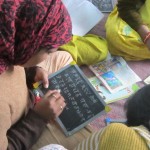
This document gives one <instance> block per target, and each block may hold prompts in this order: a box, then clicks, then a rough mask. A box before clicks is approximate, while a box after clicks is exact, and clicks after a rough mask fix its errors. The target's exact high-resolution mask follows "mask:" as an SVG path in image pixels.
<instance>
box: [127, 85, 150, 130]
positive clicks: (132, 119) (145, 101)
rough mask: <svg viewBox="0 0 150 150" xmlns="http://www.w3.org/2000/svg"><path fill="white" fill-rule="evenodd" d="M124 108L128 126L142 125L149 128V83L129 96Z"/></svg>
mask: <svg viewBox="0 0 150 150" xmlns="http://www.w3.org/2000/svg"><path fill="white" fill-rule="evenodd" d="M125 108H126V116H127V125H128V126H139V125H144V126H145V127H147V128H148V129H149V130H150V85H147V86H144V87H143V88H141V89H140V90H138V91H137V92H136V93H135V94H134V95H133V96H132V97H130V99H129V100H128V101H127V102H126V105H125Z"/></svg>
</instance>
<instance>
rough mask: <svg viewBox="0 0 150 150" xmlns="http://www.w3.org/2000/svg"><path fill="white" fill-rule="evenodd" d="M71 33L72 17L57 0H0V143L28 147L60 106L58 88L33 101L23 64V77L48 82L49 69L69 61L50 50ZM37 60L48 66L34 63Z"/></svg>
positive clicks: (62, 104)
mask: <svg viewBox="0 0 150 150" xmlns="http://www.w3.org/2000/svg"><path fill="white" fill-rule="evenodd" d="M71 37H72V33H71V21H70V17H69V15H68V12H67V11H66V9H65V7H64V5H63V4H62V2H61V1H60V0H1V1H0V85H1V87H0V135H1V138H0V149H2V150H6V149H9V150H14V149H15V150H29V149H30V148H31V146H32V145H33V144H34V143H35V142H36V141H37V140H38V138H39V137H40V135H41V133H42V131H43V130H44V128H45V127H46V124H47V122H49V121H51V120H53V119H54V118H55V117H57V116H59V115H60V113H61V112H62V111H63V108H64V107H65V105H66V104H65V102H64V98H63V97H62V96H61V95H60V93H59V92H58V91H57V90H53V91H49V92H48V93H46V95H45V96H44V97H43V100H42V101H40V102H38V103H37V104H36V105H35V106H33V104H34V102H33V101H34V98H33V96H32V94H30V93H29V91H28V88H27V86H26V76H25V70H24V68H26V71H27V79H28V78H30V73H32V74H31V75H32V76H33V75H35V76H34V77H33V79H34V81H39V80H43V81H44V85H45V86H47V84H48V81H47V77H48V74H49V73H52V72H54V71H56V70H58V69H60V68H61V67H63V66H64V65H66V64H69V63H70V62H71V61H72V57H71V56H70V54H69V53H67V52H63V51H61V52H59V51H58V52H55V53H52V52H54V51H56V50H57V48H58V47H59V46H61V45H63V44H65V43H67V42H68V41H70V40H71ZM49 53H51V54H49ZM44 60H45V61H44ZM42 61H44V62H42ZM40 62H42V64H40V65H41V66H43V67H45V69H47V71H45V70H44V69H43V68H41V67H34V66H35V65H37V64H39V63H40ZM45 63H46V64H47V63H48V64H49V66H46V65H45ZM29 67H31V68H29Z"/></svg>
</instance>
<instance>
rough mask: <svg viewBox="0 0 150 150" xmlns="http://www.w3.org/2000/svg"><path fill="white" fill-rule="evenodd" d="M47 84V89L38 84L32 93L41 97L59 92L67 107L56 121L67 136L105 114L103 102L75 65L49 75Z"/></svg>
mask: <svg viewBox="0 0 150 150" xmlns="http://www.w3.org/2000/svg"><path fill="white" fill-rule="evenodd" d="M49 83H50V84H49V87H48V89H45V88H44V87H43V84H42V83H39V86H38V87H37V88H36V89H34V90H33V91H34V93H37V92H39V94H40V96H43V95H44V94H45V93H46V92H47V91H48V90H54V89H60V90H61V95H62V96H63V97H64V99H65V102H66V104H67V106H66V107H65V108H64V110H63V112H62V114H61V115H60V116H59V118H57V121H58V123H59V125H60V127H61V128H62V130H63V131H64V133H65V134H66V135H67V136H68V135H71V134H73V133H75V132H77V131H78V130H80V129H81V128H83V127H84V126H85V125H87V124H88V123H89V122H91V121H93V120H94V119H95V118H97V117H98V116H100V115H101V114H103V113H104V112H105V105H106V104H105V102H104V101H103V99H102V97H101V96H100V95H99V94H98V93H97V91H96V90H95V89H94V87H93V86H92V85H91V83H90V82H89V81H88V79H87V78H86V76H85V75H84V74H83V72H82V71H81V69H80V68H79V67H78V66H77V65H68V66H66V67H64V68H62V69H61V70H59V71H57V72H56V73H54V74H52V75H50V76H49ZM43 111H44V110H43Z"/></svg>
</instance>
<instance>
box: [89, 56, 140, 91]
mask: <svg viewBox="0 0 150 150" xmlns="http://www.w3.org/2000/svg"><path fill="white" fill-rule="evenodd" d="M89 68H90V69H91V71H92V72H93V73H94V74H95V75H96V76H97V77H98V78H99V79H100V81H101V82H102V83H103V85H104V86H105V87H106V88H107V89H108V90H109V92H110V93H116V92H118V91H120V90H122V89H124V88H126V87H129V86H131V85H133V84H134V83H136V82H139V81H141V79H140V77H139V76H138V75H137V74H136V73H135V72H134V71H133V70H132V69H131V68H130V67H129V66H128V64H127V63H126V61H125V60H124V59H123V58H122V57H119V56H111V57H108V58H107V59H106V60H104V61H102V62H99V63H96V64H94V65H90V66H89Z"/></svg>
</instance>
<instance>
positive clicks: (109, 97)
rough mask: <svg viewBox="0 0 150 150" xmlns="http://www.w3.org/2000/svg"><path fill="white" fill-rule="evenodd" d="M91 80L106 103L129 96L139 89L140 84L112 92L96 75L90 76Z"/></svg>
mask: <svg viewBox="0 0 150 150" xmlns="http://www.w3.org/2000/svg"><path fill="white" fill-rule="evenodd" d="M89 81H90V82H91V84H92V85H93V87H94V88H95V89H96V91H97V92H98V93H99V95H100V96H101V97H102V98H103V99H104V101H105V102H106V104H109V103H112V102H115V101H118V100H122V99H125V98H128V97H129V96H130V95H132V94H133V93H135V92H136V91H137V90H138V89H139V86H138V85H137V84H133V85H131V86H129V87H127V88H124V89H122V90H120V91H118V92H116V93H110V92H109V91H108V90H107V89H106V87H105V86H103V84H102V82H101V81H100V80H99V79H98V78H97V77H96V76H94V77H91V78H89Z"/></svg>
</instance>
